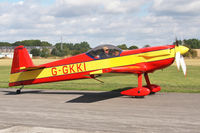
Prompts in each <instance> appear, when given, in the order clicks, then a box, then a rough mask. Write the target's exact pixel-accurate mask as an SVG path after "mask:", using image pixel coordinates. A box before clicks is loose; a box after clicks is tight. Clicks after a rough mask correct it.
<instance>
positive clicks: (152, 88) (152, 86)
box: [144, 73, 161, 94]
mask: <svg viewBox="0 0 200 133" xmlns="http://www.w3.org/2000/svg"><path fill="white" fill-rule="evenodd" d="M144 77H145V80H146V83H147V85H146V86H144V87H147V88H148V89H149V90H150V91H151V92H150V94H155V93H156V92H158V91H160V90H161V88H160V86H158V85H155V84H151V83H150V80H149V76H148V74H147V73H144Z"/></svg>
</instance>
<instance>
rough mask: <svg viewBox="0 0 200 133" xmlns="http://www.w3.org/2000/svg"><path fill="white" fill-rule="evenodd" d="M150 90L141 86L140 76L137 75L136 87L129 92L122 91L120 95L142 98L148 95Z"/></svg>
mask: <svg viewBox="0 0 200 133" xmlns="http://www.w3.org/2000/svg"><path fill="white" fill-rule="evenodd" d="M149 93H150V90H149V89H148V88H146V87H143V86H142V74H141V73H140V74H138V87H137V88H132V89H129V90H125V91H122V92H121V94H122V95H128V96H135V98H143V97H144V96H146V95H149Z"/></svg>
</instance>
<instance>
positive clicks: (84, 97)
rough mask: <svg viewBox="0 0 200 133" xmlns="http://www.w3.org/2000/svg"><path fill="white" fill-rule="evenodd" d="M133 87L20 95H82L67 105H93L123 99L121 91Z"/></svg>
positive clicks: (25, 92)
mask: <svg viewBox="0 0 200 133" xmlns="http://www.w3.org/2000/svg"><path fill="white" fill-rule="evenodd" d="M130 88H132V87H126V88H120V89H117V90H112V91H107V92H92V91H91V92H81V91H79V92H76V91H75V92H64V91H62V92H58V91H56V92H47V91H43V90H35V91H34V90H31V91H30V90H25V89H24V90H22V92H21V94H20V95H23V94H60V95H67V94H68V95H81V96H80V97H78V98H75V99H72V100H69V101H66V103H93V102H98V101H103V100H108V99H112V98H116V97H121V96H123V95H121V94H120V92H121V91H123V90H127V89H130ZM2 92H4V93H5V95H16V92H15V91H2Z"/></svg>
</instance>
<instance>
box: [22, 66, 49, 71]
mask: <svg viewBox="0 0 200 133" xmlns="http://www.w3.org/2000/svg"><path fill="white" fill-rule="evenodd" d="M42 68H45V67H44V66H32V67H22V68H20V70H36V69H42Z"/></svg>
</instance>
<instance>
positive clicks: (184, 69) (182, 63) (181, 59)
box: [180, 55, 187, 76]
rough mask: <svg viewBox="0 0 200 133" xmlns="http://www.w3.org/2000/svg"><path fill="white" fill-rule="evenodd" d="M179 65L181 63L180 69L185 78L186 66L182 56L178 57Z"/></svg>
mask: <svg viewBox="0 0 200 133" xmlns="http://www.w3.org/2000/svg"><path fill="white" fill-rule="evenodd" d="M180 63H181V68H182V70H183V74H184V75H185V76H186V69H187V68H186V64H185V61H184V58H183V56H182V55H181V56H180Z"/></svg>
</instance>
